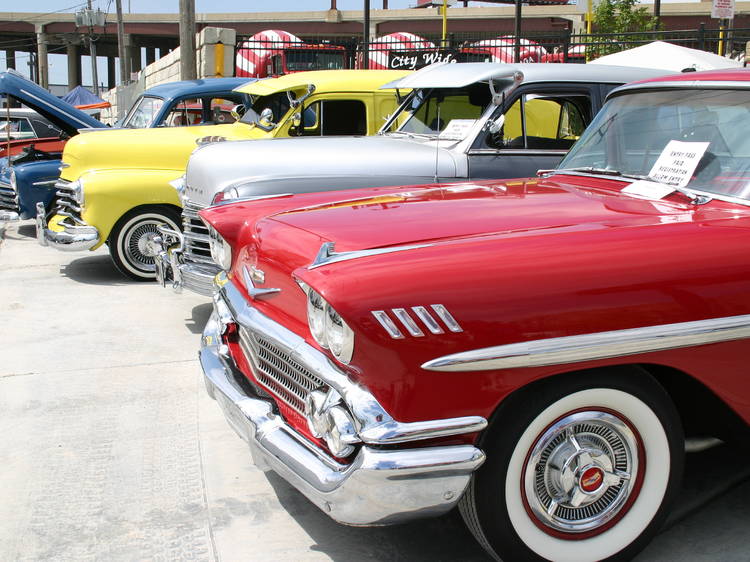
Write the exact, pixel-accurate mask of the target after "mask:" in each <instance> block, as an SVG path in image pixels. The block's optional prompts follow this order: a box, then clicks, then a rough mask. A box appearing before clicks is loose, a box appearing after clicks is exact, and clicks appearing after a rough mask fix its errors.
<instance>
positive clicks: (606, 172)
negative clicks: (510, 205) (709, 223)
mask: <svg viewBox="0 0 750 562" xmlns="http://www.w3.org/2000/svg"><path fill="white" fill-rule="evenodd" d="M577 172H585V173H587V174H594V175H601V176H616V177H620V178H627V179H633V180H644V181H651V182H654V183H662V182H660V181H659V180H656V179H654V178H652V177H650V176H647V175H646V176H644V175H641V174H625V173H623V172H621V171H619V170H612V169H610V168H596V167H594V166H580V167H578V168H561V169H559V170H539V171H538V172H537V175H541V174H545V173H562V174H565V173H577ZM665 185H669V184H665ZM669 187H671V188H672V189H674V190H675V191H677V192H679V193H682V194H683V195H684V196H685V197H687V198H688V199H690V202H691V203H692V204H693V205H705V204H706V203H708V202H709V201H711V200H712V199H713V198H712V197H710V196H708V195H699V194H698V193H695V192H694V191H692V190H690V189H688V188H685V187H677V186H676V185H670V186H669Z"/></svg>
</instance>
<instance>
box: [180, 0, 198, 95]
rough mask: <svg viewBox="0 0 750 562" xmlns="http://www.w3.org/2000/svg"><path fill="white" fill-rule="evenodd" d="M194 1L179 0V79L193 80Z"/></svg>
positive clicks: (194, 74)
mask: <svg viewBox="0 0 750 562" xmlns="http://www.w3.org/2000/svg"><path fill="white" fill-rule="evenodd" d="M197 77H198V75H197V73H196V68H195V0H180V78H181V79H182V80H195V79H196V78H197Z"/></svg>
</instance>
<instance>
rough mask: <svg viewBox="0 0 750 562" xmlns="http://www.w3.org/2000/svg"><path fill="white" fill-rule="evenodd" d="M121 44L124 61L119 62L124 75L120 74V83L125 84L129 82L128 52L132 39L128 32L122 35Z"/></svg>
mask: <svg viewBox="0 0 750 562" xmlns="http://www.w3.org/2000/svg"><path fill="white" fill-rule="evenodd" d="M122 38H123V44H124V47H125V48H124V49H123V52H124V53H125V62H124V63H121V64H120V68H121V69H125V76H120V83H121V84H127V83H128V82H130V73H131V72H132V70H131V69H132V68H133V67H132V66H131V58H132V57H131V56H130V55H131V52H130V42H131V41H132V37H131V36H130V33H125V34H124V35H123V36H122ZM121 72H122V71H121Z"/></svg>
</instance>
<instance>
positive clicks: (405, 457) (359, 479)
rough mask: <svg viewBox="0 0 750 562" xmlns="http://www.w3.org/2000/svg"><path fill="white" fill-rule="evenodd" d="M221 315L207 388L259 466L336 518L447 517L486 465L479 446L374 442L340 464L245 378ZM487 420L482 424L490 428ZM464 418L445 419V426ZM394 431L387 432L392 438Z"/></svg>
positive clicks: (207, 347) (356, 521) (374, 521)
mask: <svg viewBox="0 0 750 562" xmlns="http://www.w3.org/2000/svg"><path fill="white" fill-rule="evenodd" d="M215 299H216V297H215ZM221 317H222V312H221V311H220V310H215V311H214V313H213V314H212V316H211V318H210V319H209V321H208V324H207V325H206V329H205V331H204V334H203V340H202V349H201V351H200V361H201V366H202V367H203V372H204V378H205V384H206V389H207V391H208V394H209V395H210V396H211V397H212V398H214V399H215V400H216V401H217V402H218V403H219V405H220V406H221V408H222V410H223V412H224V416H225V417H226V419H227V422H228V423H229V425H230V426H231V427H232V428H233V429H234V430H235V431H236V432H237V434H238V435H239V436H240V437H241V438H242V439H243V440H245V441H246V442H247V443H248V445H249V447H250V451H251V454H252V457H253V461H254V462H255V464H256V465H257V466H258V467H259V468H261V469H263V470H273V471H274V472H276V473H277V474H279V475H280V476H282V477H283V478H284V479H285V480H287V482H289V483H290V484H291V485H292V486H294V487H295V488H297V489H298V490H299V491H300V492H302V493H303V494H304V495H305V496H307V498H308V499H310V501H312V502H313V503H314V504H315V505H317V506H318V507H319V508H320V509H321V510H323V511H324V512H326V513H327V514H328V515H329V516H330V517H332V518H333V519H335V520H336V521H338V522H340V523H345V524H348V525H384V524H391V523H400V522H403V521H408V520H412V519H416V518H421V517H431V516H437V515H441V514H443V513H446V512H447V511H449V510H450V509H452V508H453V507H454V506H455V505H456V503H457V502H458V500H459V498H460V497H461V495H462V494H463V492H464V490H465V488H466V486H467V485H468V483H469V479H470V478H471V475H472V474H473V472H474V471H475V470H476V469H477V468H479V466H481V464H482V463H483V462H484V458H485V456H484V453H483V452H482V451H480V450H479V449H477V448H476V447H473V446H472V445H451V446H441V447H423V448H411V449H410V448H403V449H383V448H378V447H377V446H370V444H369V443H368V442H367V441H366V442H365V443H364V444H363V445H361V446H360V448H359V451H358V453H357V454H356V456H355V457H354V459H353V461H352V463H351V464H348V465H346V464H340V463H339V462H337V461H336V460H335V459H333V458H331V457H329V456H328V455H326V454H325V453H324V452H323V451H322V450H321V449H319V448H317V447H315V446H314V445H313V444H312V443H310V442H309V441H307V440H306V439H305V438H304V437H302V436H301V435H300V434H298V433H297V432H296V431H295V430H294V429H293V428H292V427H291V426H289V425H288V424H287V423H286V422H285V421H284V420H283V419H282V418H281V417H280V416H278V415H277V414H275V413H274V412H273V407H272V404H271V402H269V401H268V400H264V399H262V398H259V397H258V396H255V395H252V394H250V393H249V392H248V391H246V390H245V389H244V388H243V386H242V385H240V383H239V382H237V381H238V380H242V377H243V375H242V374H241V373H239V372H238V371H237V369H236V367H234V364H233V361H232V360H231V358H229V357H228V356H227V350H226V346H224V345H223V344H222V341H221V336H220V333H221V331H222V325H223V322H224V321H223V319H222V318H221ZM479 419H480V420H481V422H478V423H477V425H476V426H475V427H474V428H475V429H476V428H481V427H484V425H486V422H485V421H484V420H483V419H481V418H479ZM458 421H459V419H455V420H454V419H450V420H439V422H440V425H441V426H442V425H443V422H448V424H450V423H452V422H458ZM461 421H462V422H463V421H464V420H461ZM436 422H438V420H436ZM436 422H425V423H427V424H433V423H436ZM393 423H395V424H396V425H408V424H398V422H393ZM375 433H377V432H374V433H372V434H371V435H374V434H375ZM387 433H388V432H386V433H382V434H381V435H380V437H382V438H383V439H384V441H385V440H387V439H388V437H387ZM402 436H403V435H402ZM413 440H414V439H413ZM403 441H404V440H403V439H402V440H401V442H403ZM394 442H399V441H398V440H396V439H394Z"/></svg>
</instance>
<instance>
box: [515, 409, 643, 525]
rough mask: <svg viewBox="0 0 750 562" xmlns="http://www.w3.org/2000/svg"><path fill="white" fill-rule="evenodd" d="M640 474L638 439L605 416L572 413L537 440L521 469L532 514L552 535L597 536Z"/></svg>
mask: <svg viewBox="0 0 750 562" xmlns="http://www.w3.org/2000/svg"><path fill="white" fill-rule="evenodd" d="M637 474H638V440H637V437H636V435H635V434H634V433H633V431H632V430H631V429H630V427H629V426H628V425H627V424H626V423H625V422H624V421H623V420H621V419H620V418H618V417H617V416H615V415H613V414H610V413H608V412H601V411H585V412H576V413H573V414H570V415H567V416H565V417H564V418H562V419H560V420H559V421H558V422H556V423H555V424H554V425H552V426H551V427H550V428H548V429H547V430H546V431H545V432H544V433H543V434H542V435H541V436H540V437H539V438H538V439H537V441H536V443H535V444H534V447H533V449H532V451H531V454H530V455H529V459H528V461H527V463H526V466H525V470H524V482H523V484H524V490H525V492H526V500H527V501H528V506H529V507H530V508H531V511H532V513H533V514H534V515H535V516H536V517H537V518H538V520H539V521H540V522H541V523H543V524H544V525H545V526H547V527H549V528H550V529H551V530H554V531H558V532H564V533H583V532H589V531H595V530H596V529H598V528H600V527H602V526H603V525H605V524H606V523H607V522H608V521H610V520H612V518H614V517H615V516H616V515H617V514H618V513H619V512H620V510H621V509H622V508H623V506H624V505H625V504H626V503H627V500H628V497H629V496H630V494H631V492H632V491H633V488H634V486H635V481H636V475H637Z"/></svg>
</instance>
